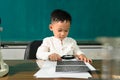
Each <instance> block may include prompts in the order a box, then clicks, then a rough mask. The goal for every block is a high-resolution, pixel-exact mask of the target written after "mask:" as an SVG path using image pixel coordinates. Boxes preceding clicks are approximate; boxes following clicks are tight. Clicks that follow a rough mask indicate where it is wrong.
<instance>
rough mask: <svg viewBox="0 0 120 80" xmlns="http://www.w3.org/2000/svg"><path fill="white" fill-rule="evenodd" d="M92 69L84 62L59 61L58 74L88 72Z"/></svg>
mask: <svg viewBox="0 0 120 80" xmlns="http://www.w3.org/2000/svg"><path fill="white" fill-rule="evenodd" d="M88 71H90V69H89V68H88V66H87V65H86V64H85V63H84V62H83V61H57V65H56V72H77V73H78V72H88Z"/></svg>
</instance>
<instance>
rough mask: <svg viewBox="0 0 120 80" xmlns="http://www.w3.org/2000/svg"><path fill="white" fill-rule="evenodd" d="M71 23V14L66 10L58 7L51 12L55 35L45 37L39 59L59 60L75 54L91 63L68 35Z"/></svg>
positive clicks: (38, 54) (40, 48)
mask: <svg viewBox="0 0 120 80" xmlns="http://www.w3.org/2000/svg"><path fill="white" fill-rule="evenodd" d="M70 25H71V16H70V14H69V13H67V12H66V11H63V10H60V9H56V10H54V11H53V12H52V13H51V24H50V25H49V29H50V30H51V31H52V32H53V34H54V36H51V37H47V38H45V39H43V43H42V44H41V46H40V47H39V48H38V50H37V53H36V57H37V59H43V60H47V59H49V60H51V61H57V60H61V59H62V58H61V57H62V56H64V55H74V56H75V57H76V58H78V59H79V60H83V61H85V62H89V63H91V62H92V60H91V59H88V58H87V57H86V56H85V55H84V53H83V52H82V51H81V50H80V49H79V47H78V46H77V43H76V41H75V40H74V39H72V38H70V37H67V36H68V33H69V29H70Z"/></svg>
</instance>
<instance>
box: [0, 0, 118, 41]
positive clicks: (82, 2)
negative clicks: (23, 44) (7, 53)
mask: <svg viewBox="0 0 120 80" xmlns="http://www.w3.org/2000/svg"><path fill="white" fill-rule="evenodd" d="M119 4H120V0H0V17H1V21H2V22H1V26H2V27H3V31H2V32H1V36H2V41H32V40H36V39H43V38H44V37H47V36H51V35H52V32H50V31H49V29H48V25H49V23H50V19H49V18H50V13H51V12H52V11H53V10H54V9H57V8H59V9H63V10H66V11H68V12H69V13H70V14H71V16H72V19H73V20H72V25H71V29H70V34H69V36H71V37H73V38H75V39H76V40H94V39H95V38H97V37H100V36H120V31H119V30H120V5H119Z"/></svg>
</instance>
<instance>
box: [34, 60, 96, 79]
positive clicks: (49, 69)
mask: <svg viewBox="0 0 120 80" xmlns="http://www.w3.org/2000/svg"><path fill="white" fill-rule="evenodd" d="M37 63H38V62H37ZM56 64H57V62H54V61H45V62H44V64H43V66H41V69H40V70H39V71H38V72H36V73H35V74H34V76H35V77H36V78H61V77H64V78H88V77H92V76H91V75H90V73H89V72H81V73H71V72H70V73H65V72H55V69H56ZM38 65H40V64H38ZM86 65H87V66H88V67H89V69H90V70H95V68H94V67H93V66H92V65H90V64H89V63H86Z"/></svg>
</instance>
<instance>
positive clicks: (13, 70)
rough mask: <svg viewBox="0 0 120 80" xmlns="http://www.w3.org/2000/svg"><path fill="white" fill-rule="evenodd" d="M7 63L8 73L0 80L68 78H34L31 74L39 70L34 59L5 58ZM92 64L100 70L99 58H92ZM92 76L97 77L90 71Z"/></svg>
mask: <svg viewBox="0 0 120 80" xmlns="http://www.w3.org/2000/svg"><path fill="white" fill-rule="evenodd" d="M5 62H6V63H7V64H8V65H9V69H10V70H9V73H8V75H7V76H5V77H3V78H0V80H68V78H39V79H37V78H35V77H34V76H33V75H34V74H35V73H36V72H37V71H38V70H39V67H38V65H37V63H36V60H7V61H5ZM92 65H93V66H94V67H95V68H96V69H98V70H101V60H93V63H92ZM92 75H93V77H96V76H97V77H98V75H97V74H96V72H92ZM69 80H86V79H71V78H69Z"/></svg>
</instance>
